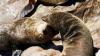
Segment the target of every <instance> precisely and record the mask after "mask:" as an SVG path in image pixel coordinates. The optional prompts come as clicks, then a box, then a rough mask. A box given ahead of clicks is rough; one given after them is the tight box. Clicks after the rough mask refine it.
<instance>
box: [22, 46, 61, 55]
mask: <svg viewBox="0 0 100 56" xmlns="http://www.w3.org/2000/svg"><path fill="white" fill-rule="evenodd" d="M60 53H61V52H60V51H57V50H54V49H47V50H44V49H43V48H41V47H39V46H33V47H30V48H28V49H26V50H25V51H23V52H22V54H21V56H59V55H60Z"/></svg>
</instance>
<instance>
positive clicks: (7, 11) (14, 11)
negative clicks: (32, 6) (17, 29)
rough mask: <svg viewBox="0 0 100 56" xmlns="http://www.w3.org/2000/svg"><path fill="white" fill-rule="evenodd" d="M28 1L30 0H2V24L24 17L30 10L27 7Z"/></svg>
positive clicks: (0, 2) (0, 4)
mask: <svg viewBox="0 0 100 56" xmlns="http://www.w3.org/2000/svg"><path fill="white" fill-rule="evenodd" d="M28 3H29V0H0V24H4V23H12V22H13V21H15V20H17V19H19V18H21V17H24V16H25V15H26V14H27V13H28V12H29V11H30V10H28V9H26V7H27V5H28Z"/></svg>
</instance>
